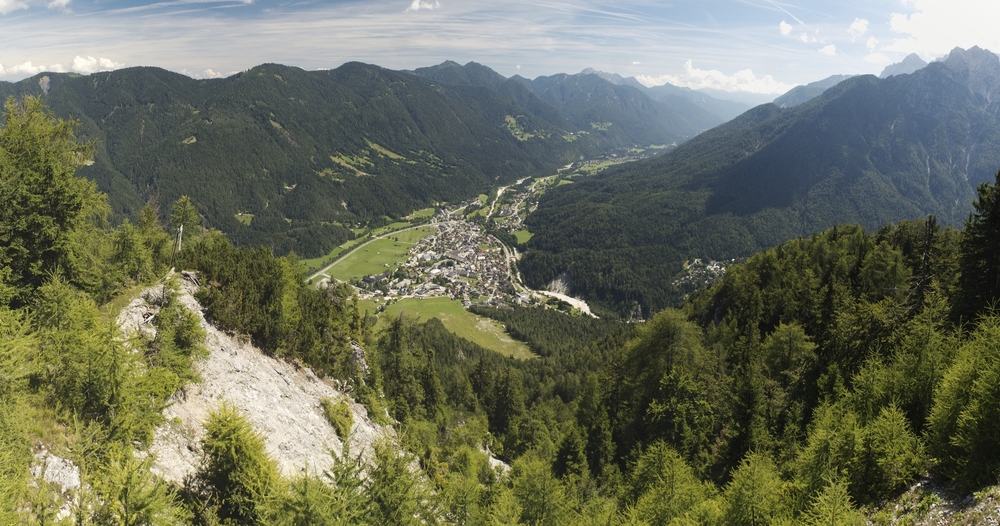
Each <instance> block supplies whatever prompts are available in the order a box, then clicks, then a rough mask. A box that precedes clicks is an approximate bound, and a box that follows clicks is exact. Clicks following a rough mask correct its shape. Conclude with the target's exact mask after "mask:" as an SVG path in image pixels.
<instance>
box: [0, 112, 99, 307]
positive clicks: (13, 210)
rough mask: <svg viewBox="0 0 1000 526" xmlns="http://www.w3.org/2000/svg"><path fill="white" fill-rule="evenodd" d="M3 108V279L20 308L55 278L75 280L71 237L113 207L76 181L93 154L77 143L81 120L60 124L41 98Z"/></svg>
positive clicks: (91, 186)
mask: <svg viewBox="0 0 1000 526" xmlns="http://www.w3.org/2000/svg"><path fill="white" fill-rule="evenodd" d="M4 109H5V114H4V120H5V126H4V127H3V128H0V203H3V205H2V206H0V239H2V240H3V244H0V278H3V281H6V282H7V284H8V285H10V286H12V287H14V289H15V291H16V296H15V297H14V298H10V300H12V301H13V302H14V304H15V305H17V306H20V305H24V304H25V303H26V302H27V301H28V297H29V295H30V293H31V292H32V291H33V290H34V289H35V288H37V287H39V286H41V285H42V283H43V282H44V281H45V280H46V279H48V278H49V277H50V276H51V275H52V274H54V273H62V274H64V275H67V277H69V278H70V279H72V278H73V274H74V272H73V270H74V269H73V264H72V261H71V253H72V252H73V251H74V250H75V249H77V248H79V247H75V246H73V233H74V231H76V230H78V229H80V228H82V227H84V226H85V225H87V224H88V223H89V222H90V221H91V219H92V218H93V217H94V216H95V215H103V214H106V212H107V204H106V202H105V199H104V196H103V195H101V194H99V193H98V192H97V190H96V186H95V184H94V183H93V182H92V181H88V180H86V179H83V178H78V177H75V176H74V173H75V171H76V168H77V167H78V166H81V165H82V164H83V163H84V162H86V161H87V160H89V159H90V157H91V154H92V148H91V146H90V145H89V144H81V143H79V142H77V140H76V137H75V135H74V133H73V130H74V129H75V128H76V127H77V123H76V122H75V121H64V120H57V119H56V118H55V117H54V116H53V115H52V113H51V112H50V111H49V110H48V109H47V108H46V107H45V106H44V105H43V104H42V102H41V99H40V98H38V97H23V98H21V99H15V98H13V97H11V98H9V99H7V101H6V103H5V104H4ZM0 288H2V287H0ZM2 295H8V294H6V293H3V291H2V290H0V296H2ZM0 299H2V298H0Z"/></svg>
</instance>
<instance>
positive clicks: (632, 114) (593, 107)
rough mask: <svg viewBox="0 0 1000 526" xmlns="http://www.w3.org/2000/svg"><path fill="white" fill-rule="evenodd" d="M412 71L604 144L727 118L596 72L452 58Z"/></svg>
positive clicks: (672, 133)
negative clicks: (512, 69) (542, 73)
mask: <svg viewBox="0 0 1000 526" xmlns="http://www.w3.org/2000/svg"><path fill="white" fill-rule="evenodd" d="M413 73H414V74H415V75H418V76H421V77H425V78H428V79H432V80H434V81H436V82H440V83H442V84H451V85H459V86H462V85H469V86H479V87H484V88H487V89H489V90H491V91H494V92H497V93H500V94H502V95H504V96H505V97H507V98H510V99H511V100H514V101H517V102H518V103H519V104H520V105H521V106H523V107H524V108H526V109H528V110H529V111H530V112H531V113H532V114H533V115H535V116H537V117H541V118H544V119H546V120H548V121H549V122H564V123H565V124H564V126H565V127H566V128H567V129H571V130H580V131H583V132H585V133H584V134H582V136H583V137H586V138H587V139H589V140H590V142H594V143H596V144H598V145H601V146H602V147H604V148H618V147H630V146H635V145H640V146H642V145H648V144H669V143H672V142H680V141H683V140H686V139H687V138H690V137H692V136H694V135H695V134H697V133H699V132H701V131H703V130H706V129H708V128H711V127H713V126H716V125H718V124H721V123H722V122H724V121H725V119H723V118H721V117H718V116H716V115H713V114H711V113H710V112H708V111H706V110H704V109H702V108H701V107H699V106H698V105H695V104H693V103H691V102H690V101H688V100H687V99H683V98H680V99H676V100H674V99H671V100H670V101H668V102H665V103H659V102H657V101H655V100H653V99H652V98H650V97H649V96H647V95H646V94H645V93H644V89H637V88H635V87H634V86H626V85H616V84H615V83H613V82H610V81H608V80H606V79H605V78H604V77H602V76H601V75H600V74H599V73H597V72H595V73H588V72H586V71H585V72H583V73H580V74H577V75H567V74H559V75H553V76H550V77H538V78H536V79H534V80H529V79H526V78H523V77H521V76H519V75H515V76H513V77H511V78H509V79H506V78H504V77H503V76H502V75H500V74H499V73H497V72H495V71H493V70H491V69H489V68H487V67H486V66H483V65H482V64H477V63H475V62H469V63H468V64H466V65H464V66H461V65H459V64H457V63H455V62H452V61H447V62H444V63H441V64H438V65H436V66H430V67H426V68H419V69H416V70H414V71H413Z"/></svg>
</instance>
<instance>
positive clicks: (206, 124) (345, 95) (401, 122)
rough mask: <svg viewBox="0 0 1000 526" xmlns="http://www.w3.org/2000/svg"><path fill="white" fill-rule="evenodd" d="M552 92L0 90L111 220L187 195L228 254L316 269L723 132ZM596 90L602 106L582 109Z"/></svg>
mask: <svg viewBox="0 0 1000 526" xmlns="http://www.w3.org/2000/svg"><path fill="white" fill-rule="evenodd" d="M452 74H454V75H452ZM449 75H452V76H449ZM564 80H565V83H566V84H567V86H571V87H569V88H567V90H565V93H566V98H565V100H563V101H562V103H561V104H559V105H558V107H556V106H554V105H553V104H552V102H551V101H552V100H553V99H552V97H551V96H552V94H553V93H554V92H555V91H556V88H555V85H556V84H558V83H553V82H550V83H549V87H550V88H551V89H550V90H549V91H548V92H545V93H543V96H544V97H548V100H545V98H544V97H539V96H538V95H536V94H535V93H533V92H532V91H531V90H530V89H528V88H527V87H526V86H524V85H523V84H522V83H521V82H520V81H517V80H508V79H504V78H503V77H502V76H500V75H498V74H496V73H495V72H493V71H492V70H490V69H489V68H486V67H484V66H480V65H478V64H474V63H473V64H469V65H466V66H465V67H459V68H457V69H456V68H455V67H453V63H452V64H449V63H445V64H442V65H440V66H437V67H434V68H426V69H424V70H419V71H418V72H413V73H410V72H398V71H391V70H387V69H383V68H380V67H378V66H372V65H367V64H361V63H348V64H344V65H343V66H341V67H339V68H337V69H335V70H330V71H304V70H301V69H299V68H294V67H287V66H280V65H274V64H265V65H261V66H258V67H255V68H252V69H249V70H247V71H245V72H243V73H240V74H237V75H234V76H232V77H229V78H225V79H211V80H195V79H191V78H189V77H186V76H184V75H180V74H176V73H171V72H169V71H165V70H162V69H159V68H150V67H139V68H128V69H122V70H117V71H114V72H105V73H96V74H93V75H88V76H80V75H75V74H63V73H43V74H39V75H36V76H35V77H32V78H29V79H25V80H23V81H20V82H17V83H0V96H2V97H7V96H10V95H25V94H30V95H38V96H41V97H43V99H44V100H45V102H46V103H47V104H48V105H49V107H50V108H52V110H53V111H54V112H55V113H56V115H58V116H60V117H72V118H74V119H76V120H78V121H79V122H80V127H79V130H78V134H79V136H80V137H81V138H83V139H85V140H92V141H94V143H95V147H96V157H95V159H94V162H93V164H91V165H89V166H85V167H82V168H81V169H80V170H79V173H80V175H82V176H85V177H88V178H91V179H93V180H95V181H97V183H98V185H99V188H100V189H101V190H102V191H104V192H106V193H107V194H108V195H109V199H110V203H111V205H112V208H113V211H114V213H115V214H116V216H117V217H119V218H122V217H128V216H132V217H134V216H135V214H136V213H137V211H138V209H139V208H140V207H141V206H142V205H143V204H144V203H146V202H149V201H156V202H158V203H159V205H160V210H161V213H165V212H163V211H164V210H165V209H166V207H168V206H169V205H170V203H172V202H173V201H174V200H176V199H177V198H178V197H179V196H181V195H189V196H191V198H192V200H193V202H194V204H195V205H196V207H197V210H198V212H199V214H200V215H201V216H202V218H203V223H204V224H205V226H209V227H214V228H218V229H221V230H222V231H224V232H225V233H226V234H228V235H229V236H230V237H231V238H232V239H234V240H235V241H237V242H239V243H242V244H250V245H257V244H264V245H268V246H271V247H272V248H274V249H275V250H276V251H277V252H278V253H286V252H289V251H295V252H297V253H298V254H299V255H305V256H314V255H318V254H321V253H325V252H326V251H327V250H329V249H330V248H331V247H332V246H334V245H336V244H339V243H340V242H342V241H343V240H344V239H346V238H347V237H350V235H351V234H350V232H349V231H348V230H347V228H346V227H348V226H351V225H352V224H356V223H366V222H368V221H371V220H373V219H375V220H379V219H380V218H390V219H391V218H395V217H399V216H402V215H405V214H407V213H409V212H410V211H412V210H415V209H418V208H422V207H426V206H430V205H433V204H434V203H436V202H439V201H453V200H458V199H464V198H467V197H469V196H474V195H476V194H478V193H480V192H484V191H486V190H487V189H488V188H489V187H491V186H495V185H497V184H505V183H507V182H509V181H512V180H513V179H515V178H518V177H523V176H524V175H528V174H541V173H550V171H552V170H554V169H555V167H557V166H562V165H564V164H566V163H567V162H569V161H570V160H573V159H578V158H580V157H581V156H588V157H589V156H596V155H600V154H603V153H606V152H608V151H609V150H611V149H614V148H618V147H625V146H628V147H632V146H634V145H649V144H671V143H674V142H681V141H683V140H685V139H687V138H688V137H690V136H693V135H694V134H696V133H698V132H699V131H702V130H703V129H705V128H708V127H710V126H712V125H714V124H717V123H718V122H721V119H715V120H712V119H711V118H709V117H705V116H703V115H701V116H700V117H702V120H699V121H696V122H694V123H692V122H688V121H687V120H685V118H684V117H682V116H680V115H678V114H677V113H676V112H671V111H670V110H669V108H666V107H664V106H662V105H660V104H659V103H657V102H655V101H653V100H652V99H650V98H649V97H647V96H645V95H643V94H641V93H639V92H638V91H637V90H634V89H632V88H622V87H619V86H613V85H612V84H610V83H607V82H605V81H603V80H602V79H600V78H598V77H596V76H583V77H582V78H578V77H577V76H574V77H571V78H568V79H564ZM598 93H600V94H601V97H602V98H600V100H599V101H598V103H595V104H589V105H588V104H586V103H585V102H584V101H583V100H582V99H585V98H586V97H587V96H588V94H598ZM381 220H387V219H381Z"/></svg>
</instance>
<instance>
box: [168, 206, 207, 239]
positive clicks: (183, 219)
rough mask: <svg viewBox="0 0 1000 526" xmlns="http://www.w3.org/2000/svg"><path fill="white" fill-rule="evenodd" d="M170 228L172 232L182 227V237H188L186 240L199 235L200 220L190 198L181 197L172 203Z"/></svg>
mask: <svg viewBox="0 0 1000 526" xmlns="http://www.w3.org/2000/svg"><path fill="white" fill-rule="evenodd" d="M170 226H171V227H173V229H174V231H177V230H179V229H180V228H181V227H182V226H183V227H184V235H185V236H188V239H190V238H191V237H192V236H196V235H198V234H199V233H200V232H199V230H200V229H201V219H200V218H199V217H198V211H197V210H195V209H194V203H192V202H191V198H190V197H188V196H186V195H182V196H180V197H179V198H177V201H175V202H174V206H172V207H171V208H170Z"/></svg>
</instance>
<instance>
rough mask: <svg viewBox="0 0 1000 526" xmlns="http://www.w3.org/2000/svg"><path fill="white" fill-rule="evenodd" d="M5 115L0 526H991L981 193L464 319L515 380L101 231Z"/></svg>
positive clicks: (308, 292)
mask: <svg viewBox="0 0 1000 526" xmlns="http://www.w3.org/2000/svg"><path fill="white" fill-rule="evenodd" d="M806 106H808V104H807V105H806ZM764 110H767V111H766V112H763V113H754V112H752V113H754V114H752V115H748V116H746V117H747V118H745V119H741V120H740V121H739V122H736V123H734V124H733V126H735V127H742V128H744V129H753V128H754V127H755V126H758V125H759V124H760V123H761V122H766V120H767V119H768V118H772V117H774V114H775V112H777V113H781V112H782V110H780V109H777V108H776V107H775V106H773V105H771V106H769V107H765V108H764ZM6 111H7V113H6V120H5V125H4V126H3V127H0V159H3V161H4V163H3V165H2V168H3V169H2V170H0V192H3V194H2V196H3V197H4V203H5V204H7V206H5V207H3V208H0V234H2V236H3V238H4V239H8V240H10V242H9V243H5V244H2V245H0V379H3V381H2V382H0V523H3V524H56V523H60V522H62V523H67V522H74V523H79V524H125V523H139V524H164V525H170V526H173V525H180V524H191V525H196V526H216V525H219V524H246V525H273V524H344V525H359V526H360V525H366V526H367V525H371V524H377V525H390V524H391V525H405V526H411V525H412V526H416V525H429V524H456V525H480V524H483V525H485V524H505V525H507V524H526V525H539V524H545V525H552V526H560V525H564V524H566V525H569V524H572V525H577V524H604V525H622V524H639V525H642V524H710V525H724V526H743V525H745V524H751V523H754V522H756V521H758V520H759V521H763V522H767V523H771V524H806V525H817V524H838V525H839V524H851V525H853V524H865V523H866V522H869V521H870V522H874V523H876V524H896V523H904V524H928V523H940V522H942V521H950V522H951V523H958V524H979V523H983V522H988V521H994V520H995V518H996V517H997V507H996V498H997V495H998V494H997V488H996V486H995V484H996V481H997V480H998V479H997V477H998V475H1000V424H998V422H1000V401H998V397H997V385H1000V316H998V315H997V312H996V310H995V309H994V308H993V306H994V305H995V304H996V302H997V300H998V298H1000V257H998V254H997V251H996V250H995V247H996V242H997V239H1000V221H998V218H1000V173H998V174H997V175H996V176H995V177H994V179H993V182H992V184H989V183H988V184H983V185H980V186H979V187H978V188H977V191H976V198H975V201H974V202H973V203H972V208H973V210H974V212H973V213H972V214H970V215H969V216H968V220H967V221H966V222H965V223H964V229H963V230H961V231H959V230H955V229H953V228H950V227H947V226H945V225H943V224H942V223H940V222H939V221H937V220H936V219H935V218H927V219H923V220H918V221H902V222H900V223H899V224H895V225H884V226H882V227H881V228H879V229H878V230H877V231H875V232H868V231H866V230H865V229H864V228H861V227H859V226H857V225H837V226H834V227H832V228H829V229H827V230H824V231H822V232H815V233H812V234H811V235H808V236H803V237H799V238H797V239H793V240H790V241H787V242H785V243H782V244H781V245H780V246H777V247H774V248H771V249H767V250H764V251H762V252H760V253H757V254H755V255H753V256H751V257H749V258H748V259H747V260H746V261H744V262H741V263H739V264H734V265H731V266H729V268H728V269H727V270H726V272H725V274H724V275H723V276H721V277H720V279H718V280H716V281H715V282H714V283H713V284H712V285H711V286H707V287H698V288H697V290H695V291H694V293H692V294H691V295H690V296H689V297H688V298H687V300H686V301H685V302H684V303H683V305H682V308H681V309H669V308H668V309H664V310H662V311H660V312H657V313H656V314H655V315H653V316H652V317H650V318H649V319H648V321H646V322H644V323H629V324H626V323H621V322H617V321H614V320H608V319H595V318H592V317H589V316H582V315H573V314H572V309H562V308H547V307H545V306H541V305H539V306H535V307H523V306H516V307H506V308H496V309H494V308H477V309H476V312H477V313H478V314H479V315H481V316H486V317H490V318H493V319H495V320H496V321H498V322H500V323H502V324H503V325H504V326H505V327H506V329H507V330H508V331H509V333H510V334H512V335H515V336H516V337H517V338H519V339H522V340H524V342H525V343H526V344H528V345H529V346H530V347H531V349H532V350H534V351H535V352H536V354H537V356H534V357H532V358H530V359H515V358H512V357H506V356H502V355H500V354H498V353H496V352H492V351H489V350H487V349H484V348H483V347H480V346H478V345H476V344H474V343H471V342H469V341H467V340H464V339H462V338H459V337H457V336H456V335H455V334H453V333H451V332H449V330H448V329H447V328H446V327H445V325H444V324H443V323H442V322H441V321H439V320H436V319H429V320H427V321H423V322H420V321H417V320H415V319H413V318H407V317H405V316H398V315H395V314H390V313H388V312H386V313H383V314H382V316H385V318H387V319H378V318H375V317H372V316H371V315H368V314H363V313H362V312H361V310H360V306H359V302H358V300H357V296H356V295H355V290H354V289H353V288H351V287H350V286H349V285H347V284H345V283H336V282H333V281H324V282H323V283H322V284H321V285H319V286H318V287H313V286H312V285H309V284H307V283H306V281H305V279H304V278H305V276H304V275H302V274H301V273H300V272H299V271H298V267H297V265H296V260H295V259H294V258H287V257H276V256H275V255H274V254H273V253H272V251H271V250H269V249H268V248H266V247H258V248H247V247H236V246H233V245H232V244H231V243H230V242H229V241H228V240H227V239H226V238H225V237H224V236H223V235H222V234H221V233H219V232H218V231H207V232H192V234H193V235H191V236H190V238H189V239H188V242H187V243H186V244H185V246H184V248H183V250H180V251H179V252H178V253H177V254H173V253H172V251H171V250H170V247H171V242H170V241H171V235H170V234H169V233H168V232H167V231H166V230H165V229H164V227H163V226H162V225H161V224H160V223H159V222H158V221H157V218H156V215H155V213H154V211H153V210H152V209H151V208H144V210H143V212H142V214H141V216H140V219H139V220H138V221H137V222H136V223H135V224H134V225H133V224H132V223H130V222H123V223H122V224H120V225H117V226H108V225H107V224H105V223H104V222H102V221H101V220H100V218H101V217H103V214H104V212H106V208H107V206H106V203H105V201H104V199H103V196H102V195H101V194H99V193H97V192H96V189H95V185H94V184H93V183H92V182H91V181H87V180H85V179H81V178H78V177H75V176H74V171H75V170H76V169H77V168H78V167H80V166H85V165H86V163H87V161H88V160H89V155H90V152H89V151H88V148H87V147H86V145H82V144H80V143H79V142H77V140H76V138H75V137H74V135H73V130H72V126H67V125H66V123H64V122H59V121H56V120H55V119H53V118H52V116H51V115H50V114H49V113H48V112H46V110H45V108H44V106H42V105H41V104H40V103H39V101H38V100H37V99H36V98H30V97H29V98H24V99H20V100H19V101H17V102H11V103H8V105H7V107H6ZM768 112H769V113H768ZM558 178H559V176H553V177H551V178H545V179H550V180H555V179H558ZM525 182H527V181H525ZM577 184H583V183H582V182H577V183H570V184H569V185H568V186H574V185H577ZM556 186H557V187H558V185H556ZM563 186H567V185H563ZM505 193H506V192H505ZM552 193H558V192H552ZM547 194H548V192H547ZM497 200H500V196H497ZM39 202H44V203H48V204H49V206H45V207H40V206H37V205H36V203H39ZM493 204H494V205H495V204H496V203H495V202H494V203H493ZM491 208H493V206H492V205H491ZM39 225H41V228H40V227H39ZM51 225H56V226H51ZM46 226H48V227H47V228H45V227H46ZM477 260H478V258H477ZM633 263H635V262H633ZM171 267H175V268H182V269H185V270H183V271H181V272H180V277H178V275H177V274H176V273H174V272H173V271H171V270H168V269H170V268H171ZM164 275H166V276H168V277H167V278H166V279H163V280H161V277H162V276H164ZM427 279H428V280H429V279H430V278H429V277H428V278H427ZM347 396H349V397H350V398H351V399H353V400H356V401H357V403H355V402H353V401H352V400H350V399H348V397H347ZM361 406H363V409H362V407H361ZM369 418H370V420H369ZM393 435H395V438H394V439H393V438H392V436H393ZM348 445H350V447H348ZM355 446H357V447H361V448H363V449H362V450H361V451H358V450H356V449H354V447H355ZM331 450H332V451H331ZM498 459H499V460H502V462H501V461H498ZM321 468H322V469H323V472H322V473H320V472H319V471H320V469H321Z"/></svg>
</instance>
